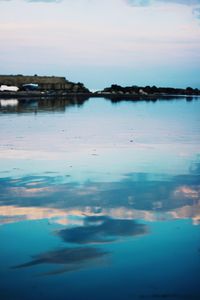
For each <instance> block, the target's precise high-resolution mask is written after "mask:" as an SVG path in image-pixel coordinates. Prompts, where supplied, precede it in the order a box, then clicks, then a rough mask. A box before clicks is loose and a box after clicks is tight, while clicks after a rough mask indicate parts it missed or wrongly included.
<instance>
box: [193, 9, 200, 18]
mask: <svg viewBox="0 0 200 300" xmlns="http://www.w3.org/2000/svg"><path fill="white" fill-rule="evenodd" d="M193 14H194V16H195V17H196V18H198V19H200V7H197V8H194V9H193Z"/></svg>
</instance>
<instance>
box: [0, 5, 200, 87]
mask: <svg viewBox="0 0 200 300" xmlns="http://www.w3.org/2000/svg"><path fill="white" fill-rule="evenodd" d="M0 12H1V17H0V73H1V74H27V75H29V74H30V75H32V74H38V75H61V76H65V77H66V78H67V79H69V80H72V81H81V82H83V83H84V84H85V85H86V86H87V87H89V88H90V89H99V88H103V87H106V86H108V85H110V84H112V83H118V84H121V85H135V84H136V85H154V84H155V85H157V86H174V87H187V86H192V87H198V88H200V0H188V1H187V0H166V1H164V0H57V1H55V0H46V1H45V0H29V1H28V0H0Z"/></svg>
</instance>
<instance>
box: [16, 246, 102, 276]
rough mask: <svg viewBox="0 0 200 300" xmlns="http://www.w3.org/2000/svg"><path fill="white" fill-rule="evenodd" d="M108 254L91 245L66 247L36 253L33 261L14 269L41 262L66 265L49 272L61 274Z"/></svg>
mask: <svg viewBox="0 0 200 300" xmlns="http://www.w3.org/2000/svg"><path fill="white" fill-rule="evenodd" d="M106 254H108V252H105V251H103V250H101V249H97V248H91V247H90V248H89V247H80V248H65V249H62V250H56V251H50V252H46V253H43V254H40V255H36V256H35V257H34V259H33V260H32V261H30V262H27V263H24V264H22V265H18V266H14V267H13V269H19V268H26V267H32V266H35V265H40V264H59V265H65V267H64V268H62V269H60V270H56V271H53V272H50V273H48V274H49V275H50V274H59V273H64V272H70V271H75V270H77V269H81V268H84V267H87V264H88V263H90V261H93V262H95V260H97V259H98V258H101V257H103V256H105V255H106Z"/></svg>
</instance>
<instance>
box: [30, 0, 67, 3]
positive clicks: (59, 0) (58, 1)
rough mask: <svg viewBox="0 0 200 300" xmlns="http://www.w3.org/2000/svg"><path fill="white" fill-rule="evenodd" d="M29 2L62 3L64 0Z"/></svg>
mask: <svg viewBox="0 0 200 300" xmlns="http://www.w3.org/2000/svg"><path fill="white" fill-rule="evenodd" d="M26 1H27V2H45V3H60V2H62V0H26Z"/></svg>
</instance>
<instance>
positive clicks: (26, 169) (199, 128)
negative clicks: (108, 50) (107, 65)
mask: <svg viewBox="0 0 200 300" xmlns="http://www.w3.org/2000/svg"><path fill="white" fill-rule="evenodd" d="M0 137H1V138H0V299H2V300H38V299H43V300H55V299H56V300H112V299H114V300H131V299H132V300H135V299H136V300H137V299H155V300H159V299H167V300H174V299H175V300H177V299H178V300H185V299H186V300H192V299H196V300H198V299H200V98H199V97H184V96H180V97H175V96H174V97H173V96H172V97H168V98H161V97H158V99H156V100H155V99H154V100H153V99H146V100H141V99H134V100H133V99H132V100H131V99H129V100H127V99H123V96H122V99H118V100H115V101H114V100H110V99H106V98H103V97H98V98H95V97H93V98H84V99H82V98H80V97H72V98H67V97H66V98H62V99H45V98H44V99H21V100H19V99H9V100H6V99H1V100H0Z"/></svg>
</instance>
